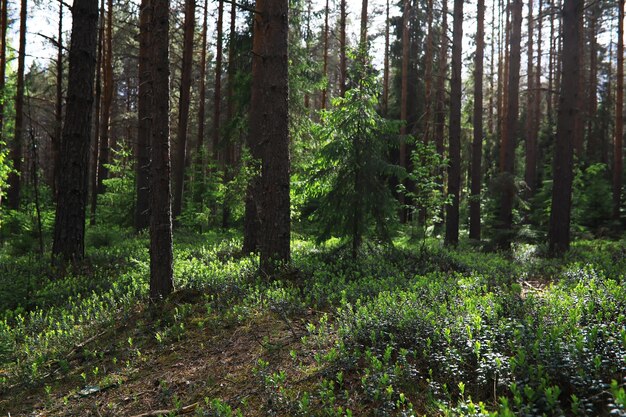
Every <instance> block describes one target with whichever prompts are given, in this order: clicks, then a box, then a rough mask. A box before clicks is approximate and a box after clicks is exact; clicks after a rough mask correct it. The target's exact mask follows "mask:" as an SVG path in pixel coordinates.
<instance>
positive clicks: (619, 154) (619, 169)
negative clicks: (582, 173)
mask: <svg viewBox="0 0 626 417" xmlns="http://www.w3.org/2000/svg"><path fill="white" fill-rule="evenodd" d="M618 16H619V19H618V24H617V97H616V100H615V141H614V148H613V149H614V151H613V218H614V219H615V220H619V218H620V210H621V206H622V175H624V160H623V152H624V0H619V10H618Z"/></svg>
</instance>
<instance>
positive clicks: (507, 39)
mask: <svg viewBox="0 0 626 417" xmlns="http://www.w3.org/2000/svg"><path fill="white" fill-rule="evenodd" d="M506 1H507V3H506V13H505V15H506V17H505V28H504V63H503V70H502V72H503V74H502V81H503V84H502V117H501V118H500V126H501V127H500V172H505V165H506V162H505V159H506V149H507V148H508V146H509V136H508V134H509V131H508V128H507V121H508V111H509V104H508V103H509V73H510V61H511V2H510V0H506ZM513 1H515V0H513Z"/></svg>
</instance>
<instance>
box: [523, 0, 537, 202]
mask: <svg viewBox="0 0 626 417" xmlns="http://www.w3.org/2000/svg"><path fill="white" fill-rule="evenodd" d="M533 20H534V16H533V0H529V1H528V57H527V60H526V63H527V67H526V75H527V77H528V81H527V83H528V93H527V94H526V160H525V164H524V181H526V185H527V186H528V189H529V190H530V191H531V192H532V191H533V190H534V188H535V177H536V175H537V174H536V167H537V136H536V133H537V131H536V130H535V111H534V106H535V95H536V94H539V91H538V87H539V86H538V85H537V86H535V81H536V78H535V74H534V71H535V67H534V65H533V46H534V45H533ZM537 46H539V44H538V45H537Z"/></svg>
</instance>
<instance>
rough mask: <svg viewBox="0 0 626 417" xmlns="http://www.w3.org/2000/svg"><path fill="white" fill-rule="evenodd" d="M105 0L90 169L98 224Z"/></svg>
mask: <svg viewBox="0 0 626 417" xmlns="http://www.w3.org/2000/svg"><path fill="white" fill-rule="evenodd" d="M104 18H105V14H104V0H101V1H100V23H99V28H98V40H97V42H98V55H97V56H96V86H95V88H96V97H95V111H94V117H95V120H94V133H93V142H92V144H91V169H90V170H89V171H90V172H89V175H90V176H91V177H90V185H91V186H90V191H91V207H90V212H89V224H90V225H92V226H93V225H95V224H96V208H97V205H98V165H99V156H100V105H101V104H102V56H103V53H102V49H103V43H104Z"/></svg>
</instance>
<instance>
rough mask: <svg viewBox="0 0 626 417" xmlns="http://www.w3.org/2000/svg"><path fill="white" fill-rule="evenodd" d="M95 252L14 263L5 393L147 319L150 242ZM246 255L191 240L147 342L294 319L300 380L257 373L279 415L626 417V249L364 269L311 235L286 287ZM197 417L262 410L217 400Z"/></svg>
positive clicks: (400, 250)
mask: <svg viewBox="0 0 626 417" xmlns="http://www.w3.org/2000/svg"><path fill="white" fill-rule="evenodd" d="M90 239H91V241H90V242H91V245H90V249H89V252H88V261H87V262H85V263H84V264H83V265H81V266H79V267H76V268H75V269H74V270H72V271H71V272H70V273H69V274H68V275H67V276H65V277H64V278H58V271H54V270H52V269H51V268H50V267H49V266H48V265H47V263H46V262H45V261H44V260H38V259H33V258H32V257H31V258H28V257H13V256H9V255H8V254H5V253H1V254H0V259H2V261H3V262H2V266H1V267H0V281H1V285H0V301H1V302H2V304H1V305H2V306H3V310H2V311H1V312H0V318H1V320H0V396H1V395H4V394H3V393H7V392H11V390H12V389H15V387H16V386H22V387H24V389H30V388H29V387H33V389H34V388H35V387H41V386H42V385H44V384H46V381H47V378H48V377H49V376H50V375H51V374H59V373H61V374H62V373H64V372H66V373H67V372H70V370H69V369H68V363H67V355H68V352H71V351H72V350H73V349H76V346H80V343H81V342H83V341H84V340H86V339H88V338H90V337H93V336H97V335H98V334H100V333H101V332H105V331H107V329H109V328H111V326H113V325H114V324H115V323H119V322H123V321H126V320H128V318H129V317H130V316H131V315H132V314H135V313H136V312H137V311H138V309H139V310H141V309H143V308H145V307H146V306H147V280H148V276H149V265H148V251H147V239H146V237H145V236H139V237H132V236H130V235H129V234H127V233H126V232H124V231H116V232H113V233H111V232H109V231H102V230H100V231H98V230H96V231H94V235H93V236H92V237H91V238H90ZM240 243H241V242H240V238H239V237H238V236H236V235H231V234H218V233H213V234H203V235H194V234H191V233H189V232H185V231H180V232H179V233H178V234H177V236H176V248H175V268H174V273H175V280H176V287H177V289H178V291H177V293H175V294H174V295H173V297H172V300H170V301H168V303H170V304H171V308H170V309H169V310H167V311H166V312H165V313H164V316H163V317H159V316H158V313H153V317H154V318H153V320H154V321H155V323H153V325H150V326H147V328H148V330H146V331H150V332H152V333H153V334H152V333H151V334H150V338H152V340H153V341H155V342H158V344H165V345H166V344H173V345H175V344H177V343H185V338H186V337H187V328H188V326H190V325H192V324H194V323H195V324H198V323H200V324H201V325H202V326H207V327H208V328H212V327H216V326H218V325H219V326H226V328H228V327H229V326H232V327H233V328H239V327H240V326H244V325H246V323H249V322H250V321H251V320H253V319H254V318H255V317H259V316H261V315H270V316H272V317H275V318H276V319H278V320H279V322H283V323H285V325H286V326H287V328H289V329H290V331H291V332H292V333H293V337H294V339H298V343H297V344H295V345H294V346H295V347H294V349H293V350H292V351H291V353H290V356H291V358H292V362H293V363H292V365H291V367H290V369H281V368H280V367H279V368H277V367H276V366H274V365H273V364H271V363H270V362H269V361H267V360H266V359H263V358H262V357H259V358H257V359H258V360H257V362H256V363H255V366H254V371H253V372H252V374H251V375H246V376H244V378H251V379H252V380H254V381H255V383H256V384H257V385H258V387H259V392H260V393H261V395H263V396H264V401H263V402H262V404H263V406H262V415H285V416H300V415H301V416H349V415H372V416H394V415H399V416H411V415H463V416H496V415H500V416H510V415H528V416H535V415H546V416H558V415H588V416H593V415H609V414H610V415H625V413H626V394H625V393H624V386H625V383H626V314H625V312H626V286H625V285H624V284H625V281H626V278H625V277H624V274H625V272H626V260H625V259H626V254H625V251H626V250H625V249H624V242H623V241H622V242H609V241H581V242H577V243H575V244H574V245H573V248H572V251H570V253H568V255H567V256H566V257H565V258H563V259H558V260H554V259H548V258H545V257H544V256H542V249H541V248H537V247H534V246H530V245H520V246H516V247H515V248H514V250H513V252H512V253H509V254H498V253H482V252H480V251H479V250H477V249H475V248H472V247H469V246H467V247H461V248H458V249H456V250H450V249H447V248H443V247H441V246H439V244H438V243H436V242H427V244H426V245H425V246H423V247H422V246H421V243H420V244H419V246H415V245H413V244H412V243H410V242H397V243H396V245H395V247H390V246H382V245H379V244H373V243H371V244H365V245H364V246H363V248H362V249H361V253H360V254H359V258H358V259H357V260H356V261H355V260H353V259H352V257H351V253H350V251H349V250H348V249H346V248H345V247H344V246H342V245H341V244H340V243H339V242H327V243H326V244H325V245H322V246H317V245H315V244H313V243H312V241H310V240H308V239H305V238H300V239H296V240H294V242H293V252H294V253H293V262H292V263H291V265H290V266H288V267H286V268H284V269H283V270H282V272H281V273H280V274H279V276H277V277H275V278H276V279H268V277H263V276H259V274H258V273H257V259H256V258H255V257H253V256H252V257H251V256H246V255H245V254H242V253H241V252H240V246H241V245H240ZM129 343H131V345H132V340H131V341H130V342H129ZM266 345H267V346H269V344H266ZM264 346H265V345H264ZM268 349H269V348H268ZM138 366H139V365H138ZM96 369H98V368H96ZM91 372H92V373H93V371H91ZM86 373H87V374H88V372H86ZM99 377H101V378H105V377H106V375H99ZM196 414H197V415H211V416H213V415H218V416H222V415H224V416H227V415H246V411H245V404H241V403H233V402H230V403H229V402H228V398H220V397H219V395H218V396H215V395H214V393H212V394H211V395H209V394H207V397H206V398H205V401H204V402H203V404H202V405H201V406H199V407H198V409H197V410H196Z"/></svg>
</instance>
